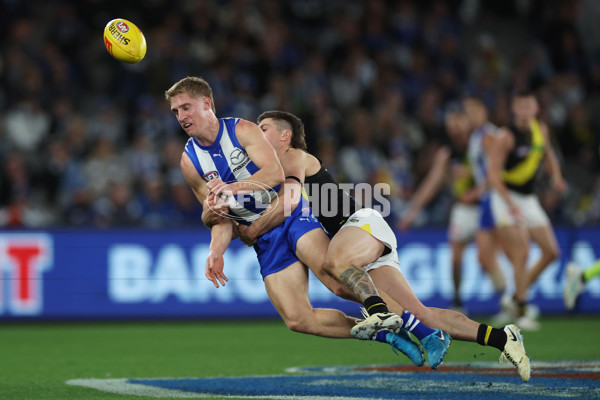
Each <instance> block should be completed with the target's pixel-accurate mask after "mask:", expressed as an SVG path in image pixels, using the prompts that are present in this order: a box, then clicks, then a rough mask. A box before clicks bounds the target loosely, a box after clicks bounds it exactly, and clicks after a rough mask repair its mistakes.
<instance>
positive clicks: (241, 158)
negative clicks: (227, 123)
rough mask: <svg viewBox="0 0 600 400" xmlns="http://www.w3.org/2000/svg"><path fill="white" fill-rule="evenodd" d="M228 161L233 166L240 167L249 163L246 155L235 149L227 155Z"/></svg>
mask: <svg viewBox="0 0 600 400" xmlns="http://www.w3.org/2000/svg"><path fill="white" fill-rule="evenodd" d="M229 159H230V160H231V163H232V164H233V165H240V164H242V163H243V164H244V165H245V164H247V163H248V161H250V158H249V157H248V154H246V152H244V151H243V150H242V149H240V148H237V147H236V148H235V149H234V150H233V151H232V152H231V154H229ZM236 170H237V169H236Z"/></svg>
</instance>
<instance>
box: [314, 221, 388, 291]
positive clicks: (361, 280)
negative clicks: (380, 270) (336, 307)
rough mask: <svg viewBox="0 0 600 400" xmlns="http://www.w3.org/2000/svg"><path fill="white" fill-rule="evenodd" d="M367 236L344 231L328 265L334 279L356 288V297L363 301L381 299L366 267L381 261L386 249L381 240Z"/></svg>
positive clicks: (331, 247) (332, 247)
mask: <svg viewBox="0 0 600 400" xmlns="http://www.w3.org/2000/svg"><path fill="white" fill-rule="evenodd" d="M363 233H366V232H364V231H363V230H362V229H360V228H356V227H353V226H351V227H347V228H344V229H341V230H340V231H339V232H338V233H337V234H336V235H335V236H334V237H333V239H332V240H331V243H330V244H329V249H328V250H327V255H326V257H325V264H324V267H325V270H326V271H327V272H328V273H329V274H330V275H332V276H333V277H335V279H337V280H338V281H340V282H341V283H343V284H344V285H345V286H346V287H348V288H350V289H351V290H352V288H354V290H353V294H354V296H355V297H356V298H358V299H359V300H360V301H364V300H365V299H367V298H368V297H370V296H377V295H378V292H377V289H376V288H375V285H374V284H373V281H372V280H371V277H370V276H369V274H368V273H366V272H365V270H364V269H363V268H362V267H363V266H365V265H367V264H369V263H371V262H373V261H374V260H377V259H378V258H379V257H381V255H382V254H383V251H384V249H385V246H384V245H383V243H381V242H380V241H379V240H377V239H375V238H374V237H373V236H371V235H368V234H367V235H363ZM348 244H350V247H351V249H352V250H351V251H348Z"/></svg>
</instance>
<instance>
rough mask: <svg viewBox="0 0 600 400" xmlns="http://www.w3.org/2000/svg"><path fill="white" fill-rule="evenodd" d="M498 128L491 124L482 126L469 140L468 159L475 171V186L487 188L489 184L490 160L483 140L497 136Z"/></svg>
mask: <svg viewBox="0 0 600 400" xmlns="http://www.w3.org/2000/svg"><path fill="white" fill-rule="evenodd" d="M497 130H498V127H497V126H496V125H494V124H492V123H491V122H487V123H486V124H484V125H482V126H480V127H479V128H477V129H475V130H474V131H473V133H471V137H470V138H469V148H468V150H467V157H468V159H469V163H470V164H471V168H472V171H473V177H474V178H475V184H476V185H477V186H478V187H482V186H485V185H486V183H487V170H488V164H489V159H488V156H487V155H486V154H485V151H484V150H483V138H484V137H485V136H486V135H495V134H496V131H497Z"/></svg>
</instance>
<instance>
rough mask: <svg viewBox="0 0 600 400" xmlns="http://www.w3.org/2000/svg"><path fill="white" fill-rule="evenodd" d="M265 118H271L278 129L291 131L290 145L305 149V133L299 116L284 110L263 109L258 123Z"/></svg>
mask: <svg viewBox="0 0 600 400" xmlns="http://www.w3.org/2000/svg"><path fill="white" fill-rule="evenodd" d="M267 118H271V119H273V120H274V121H275V122H276V124H277V128H278V129H279V130H284V129H290V130H291V131H292V139H291V140H290V146H291V147H293V148H294V149H300V150H306V134H305V133H304V124H303V123H302V120H301V119H300V118H298V117H296V116H295V115H294V114H292V113H289V112H286V111H265V112H264V113H262V114H260V116H259V117H258V123H259V124H260V123H261V122H262V121H263V120H264V119H267ZM282 122H283V124H282Z"/></svg>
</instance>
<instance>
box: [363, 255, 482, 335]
mask: <svg viewBox="0 0 600 400" xmlns="http://www.w3.org/2000/svg"><path fill="white" fill-rule="evenodd" d="M369 275H371V278H372V279H373V282H375V284H376V285H377V287H378V288H379V289H380V290H381V291H382V292H385V293H387V294H388V295H389V296H390V297H392V298H393V299H394V301H395V302H396V303H398V304H399V305H400V306H401V307H403V308H405V309H407V310H410V311H411V312H412V313H413V314H414V315H415V316H416V317H417V318H419V320H420V321H421V322H423V323H424V324H425V325H427V326H429V327H431V328H438V329H441V330H444V331H446V332H448V333H449V334H450V335H451V336H452V337H453V338H455V339H459V340H466V341H470V342H475V341H476V340H477V329H478V328H479V323H477V322H475V321H473V320H471V319H469V318H467V317H466V316H465V315H464V314H461V313H459V312H457V311H453V310H447V309H442V308H434V307H426V306H425V305H424V304H423V303H421V301H420V300H419V299H418V298H417V296H416V295H415V293H414V292H413V290H412V288H411V287H410V284H409V283H408V281H407V280H406V278H405V277H404V275H402V273H401V272H400V271H399V270H397V269H396V268H394V267H389V266H383V267H379V268H377V269H374V270H371V271H369ZM392 304H393V303H392ZM390 309H391V308H390ZM393 311H395V310H393Z"/></svg>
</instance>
